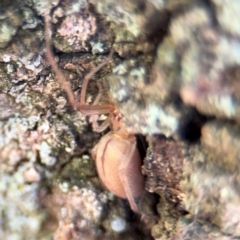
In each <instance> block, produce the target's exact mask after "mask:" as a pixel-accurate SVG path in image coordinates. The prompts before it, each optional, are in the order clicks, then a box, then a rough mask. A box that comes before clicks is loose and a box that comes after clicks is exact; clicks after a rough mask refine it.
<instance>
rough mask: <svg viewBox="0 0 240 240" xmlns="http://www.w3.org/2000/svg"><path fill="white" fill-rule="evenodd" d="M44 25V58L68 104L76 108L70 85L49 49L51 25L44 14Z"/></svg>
mask: <svg viewBox="0 0 240 240" xmlns="http://www.w3.org/2000/svg"><path fill="white" fill-rule="evenodd" d="M44 23H45V29H44V37H45V43H46V53H45V54H46V57H47V59H48V61H49V63H50V65H51V67H52V68H53V71H54V72H55V74H56V76H57V78H58V81H59V82H60V83H61V85H62V86H63V87H64V89H65V91H66V93H67V95H68V99H69V102H70V104H71V105H72V106H73V107H76V101H75V98H74V95H73V93H72V90H71V87H70V84H69V83H68V82H67V81H66V79H65V77H64V75H63V73H62V72H61V71H60V70H59V68H58V66H57V64H56V61H55V60H54V58H53V51H52V47H51V24H50V16H49V15H48V14H46V15H45V16H44Z"/></svg>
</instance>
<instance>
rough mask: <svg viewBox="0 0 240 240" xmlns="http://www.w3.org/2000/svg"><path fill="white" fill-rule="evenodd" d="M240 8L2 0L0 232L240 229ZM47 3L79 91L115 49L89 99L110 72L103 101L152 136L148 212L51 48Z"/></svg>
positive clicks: (43, 235) (152, 234) (94, 235)
mask: <svg viewBox="0 0 240 240" xmlns="http://www.w3.org/2000/svg"><path fill="white" fill-rule="evenodd" d="M239 12H240V3H238V1H222V0H206V1H200V0H199V1H198V0H195V1H189V0H180V1H175V0H165V1H163V0H148V1H147V0H138V1H136V0H135V1H125V0H122V1H119V2H116V1H113V0H112V1H111V0H102V1H99V0H89V1H87V0H78V1H77V0H62V1H59V0H56V1H53V0H42V1H37V0H16V1H10V0H2V1H1V2H0V179H1V180H0V238H1V239H7V240H12V239H14V240H15V239H16V240H25V239H33V240H34V239H39V240H47V239H53V238H54V239H56V240H57V239H59V240H70V239H73V240H78V239H81V240H82V239H86V240H88V239H89V240H90V239H123V238H124V239H129V240H130V239H144V240H145V239H153V238H154V239H184V240H187V239H236V238H238V237H239V236H240V210H239V209H240V195H239V189H240V177H239V161H240V147H239V146H240V94H239V90H240V77H239V76H240V75H239V74H240V40H239V39H240V24H239V20H238V18H239V16H238V15H239ZM45 15H48V16H50V17H51V24H52V44H53V48H54V55H55V59H56V61H57V64H58V66H59V68H60V69H61V71H62V72H63V73H64V75H65V77H66V79H67V80H68V82H69V83H70V84H71V89H72V91H73V93H74V95H75V96H76V99H79V93H80V90H81V84H82V80H83V78H84V76H85V75H86V74H87V73H88V72H89V71H91V69H93V68H94V67H95V66H97V65H98V64H99V63H101V62H103V61H104V59H106V57H107V56H108V54H109V52H110V50H111V49H114V55H113V58H112V61H111V63H109V64H108V65H107V66H105V67H104V68H103V69H101V70H100V71H99V72H98V73H97V74H96V75H95V76H94V77H93V78H92V81H91V82H90V85H89V88H88V93H87V102H88V103H89V104H91V103H92V102H93V100H94V98H95V96H96V94H97V92H98V88H97V84H96V83H97V81H100V82H103V83H104V85H105V86H106V89H105V91H104V94H103V95H104V96H103V99H102V102H105V101H109V99H110V101H111V102H113V103H114V104H115V105H116V107H117V108H118V110H119V111H120V112H121V114H122V116H123V121H124V125H125V127H126V128H127V130H128V131H129V132H131V133H134V134H141V135H145V136H147V142H148V149H147V152H146V156H145V158H144V161H143V167H142V170H143V174H144V175H146V190H147V191H148V192H150V193H152V194H155V195H148V194H145V195H144V197H143V199H142V201H141V208H142V209H143V212H145V215H146V216H144V217H143V218H144V219H145V221H141V220H140V217H139V216H137V215H133V214H132V213H131V212H130V210H129V206H127V204H126V202H124V201H122V200H120V199H118V198H116V197H114V196H113V195H112V194H111V193H109V192H108V191H107V190H106V189H104V188H103V186H102V184H101V182H100V180H99V179H98V177H97V173H96V169H95V164H94V162H93V160H92V159H91V157H90V151H91V149H92V147H93V146H94V145H95V144H96V142H97V141H98V139H99V138H100V137H101V135H100V134H98V133H95V132H93V131H92V130H91V125H90V123H89V121H88V118H86V117H85V116H84V115H83V114H81V113H80V112H78V111H75V110H74V109H73V108H72V106H71V105H70V104H69V101H68V98H67V95H66V93H65V91H64V89H63V86H61V84H60V83H59V82H58V81H57V79H56V77H55V74H54V72H53V70H52V69H51V67H50V64H49V63H48V62H47V61H46V57H45V55H44V52H45V51H46V49H45V41H44V21H43V17H44V16H45ZM153 196H154V197H153ZM144 198H145V200H144ZM154 198H155V199H154ZM151 200H152V201H151ZM150 208H153V210H154V209H155V212H156V213H155V215H154V214H153V212H154V211H151V209H150ZM149 209H150V210H149ZM146 213H148V214H146ZM149 228H150V229H149Z"/></svg>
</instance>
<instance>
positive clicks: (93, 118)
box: [90, 82, 109, 132]
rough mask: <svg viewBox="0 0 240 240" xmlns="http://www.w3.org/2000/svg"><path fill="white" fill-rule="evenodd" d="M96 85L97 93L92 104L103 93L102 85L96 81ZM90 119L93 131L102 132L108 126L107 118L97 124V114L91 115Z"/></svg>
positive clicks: (95, 102)
mask: <svg viewBox="0 0 240 240" xmlns="http://www.w3.org/2000/svg"><path fill="white" fill-rule="evenodd" d="M97 85H98V89H99V93H98V95H97V97H96V99H95V100H94V103H93V105H96V104H98V102H99V100H100V98H101V97H102V94H103V88H102V85H101V84H100V83H99V82H97ZM90 119H91V121H92V128H93V130H94V131H95V132H102V131H104V130H105V129H106V128H107V127H108V126H109V118H107V119H106V120H105V121H104V122H102V123H101V124H100V125H99V124H98V122H97V121H98V115H93V116H91V117H90Z"/></svg>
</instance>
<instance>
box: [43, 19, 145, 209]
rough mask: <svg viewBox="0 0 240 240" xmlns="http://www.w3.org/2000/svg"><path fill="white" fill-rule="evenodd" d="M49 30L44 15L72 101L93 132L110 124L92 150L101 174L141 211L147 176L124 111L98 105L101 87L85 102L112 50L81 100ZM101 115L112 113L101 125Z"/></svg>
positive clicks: (85, 82) (59, 74)
mask: <svg viewBox="0 0 240 240" xmlns="http://www.w3.org/2000/svg"><path fill="white" fill-rule="evenodd" d="M49 30H50V19H49V16H45V41H46V57H47V59H48V61H49V63H50V64H51V66H52V68H53V70H54V72H55V74H56V76H57V79H58V81H59V82H60V83H61V84H62V86H63V87H64V89H65V91H66V92H67V95H68V98H69V102H70V103H71V105H72V106H73V107H75V108H76V109H78V110H79V111H81V112H82V113H83V114H84V115H88V116H91V118H92V126H93V130H94V131H96V132H102V131H103V130H105V129H106V128H107V127H108V126H110V129H111V131H110V132H108V133H107V134H106V135H105V136H103V137H102V138H101V140H100V141H99V143H98V144H97V145H96V146H95V147H94V148H93V150H92V156H93V158H94V159H95V161H96V166H97V170H98V174H99V177H100V179H101V180H102V182H103V184H104V185H105V186H106V188H107V189H109V190H110V191H111V192H112V193H113V194H115V195H116V196H118V197H120V198H125V199H128V201H129V203H130V206H131V209H132V210H133V211H135V212H139V208H138V205H137V199H138V198H139V197H140V196H141V194H142V192H143V190H144V177H143V175H142V173H141V159H140V155H139V151H138V149H137V147H136V138H135V136H134V135H133V134H130V133H129V132H128V131H127V130H126V128H125V127H124V126H123V124H122V117H121V114H120V113H119V112H118V110H117V109H116V108H115V106H114V105H113V104H104V105H99V104H98V102H99V99H100V98H101V95H102V91H101V86H99V88H100V92H99V94H98V96H97V98H96V99H95V101H94V104H93V105H91V106H90V105H87V104H86V103H85V96H86V89H87V85H88V82H89V80H90V78H91V77H92V76H93V75H94V74H95V73H96V72H97V71H98V70H99V69H101V68H102V67H103V66H104V65H106V64H107V63H108V62H109V60H110V58H111V56H112V54H113V51H112V53H111V54H110V56H109V58H108V59H107V61H105V62H103V63H102V64H100V65H99V66H98V67H96V68H95V69H94V70H93V71H91V72H90V73H89V74H88V75H87V76H86V77H85V78H84V80H83V85H82V90H81V99H80V103H79V102H76V101H75V99H74V95H73V93H72V91H71V89H70V86H69V83H68V82H67V81H66V80H65V77H64V75H63V74H62V72H61V71H60V70H59V69H58V67H57V64H56V62H55V60H54V58H53V53H52V50H51V44H50V35H49ZM99 114H109V116H108V118H107V120H106V121H104V122H103V123H102V124H101V125H98V123H97V119H98V115H99Z"/></svg>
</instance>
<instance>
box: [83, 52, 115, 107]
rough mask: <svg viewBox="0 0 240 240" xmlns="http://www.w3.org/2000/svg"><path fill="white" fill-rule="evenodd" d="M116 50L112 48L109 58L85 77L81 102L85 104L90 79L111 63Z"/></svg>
mask: <svg viewBox="0 0 240 240" xmlns="http://www.w3.org/2000/svg"><path fill="white" fill-rule="evenodd" d="M113 53H114V50H113V49H112V50H111V51H110V54H109V56H108V57H107V59H106V60H105V61H104V62H102V63H101V64H99V65H98V66H97V67H95V68H94V69H92V71H91V72H89V73H88V74H87V75H86V76H85V78H84V79H83V84H82V91H81V98H80V104H85V98H86V89H87V85H88V83H89V81H90V79H91V78H92V77H93V75H94V74H95V73H97V72H98V71H99V70H100V69H101V68H103V67H104V66H105V65H107V64H108V63H109V61H110V60H111V58H112V56H113Z"/></svg>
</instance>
